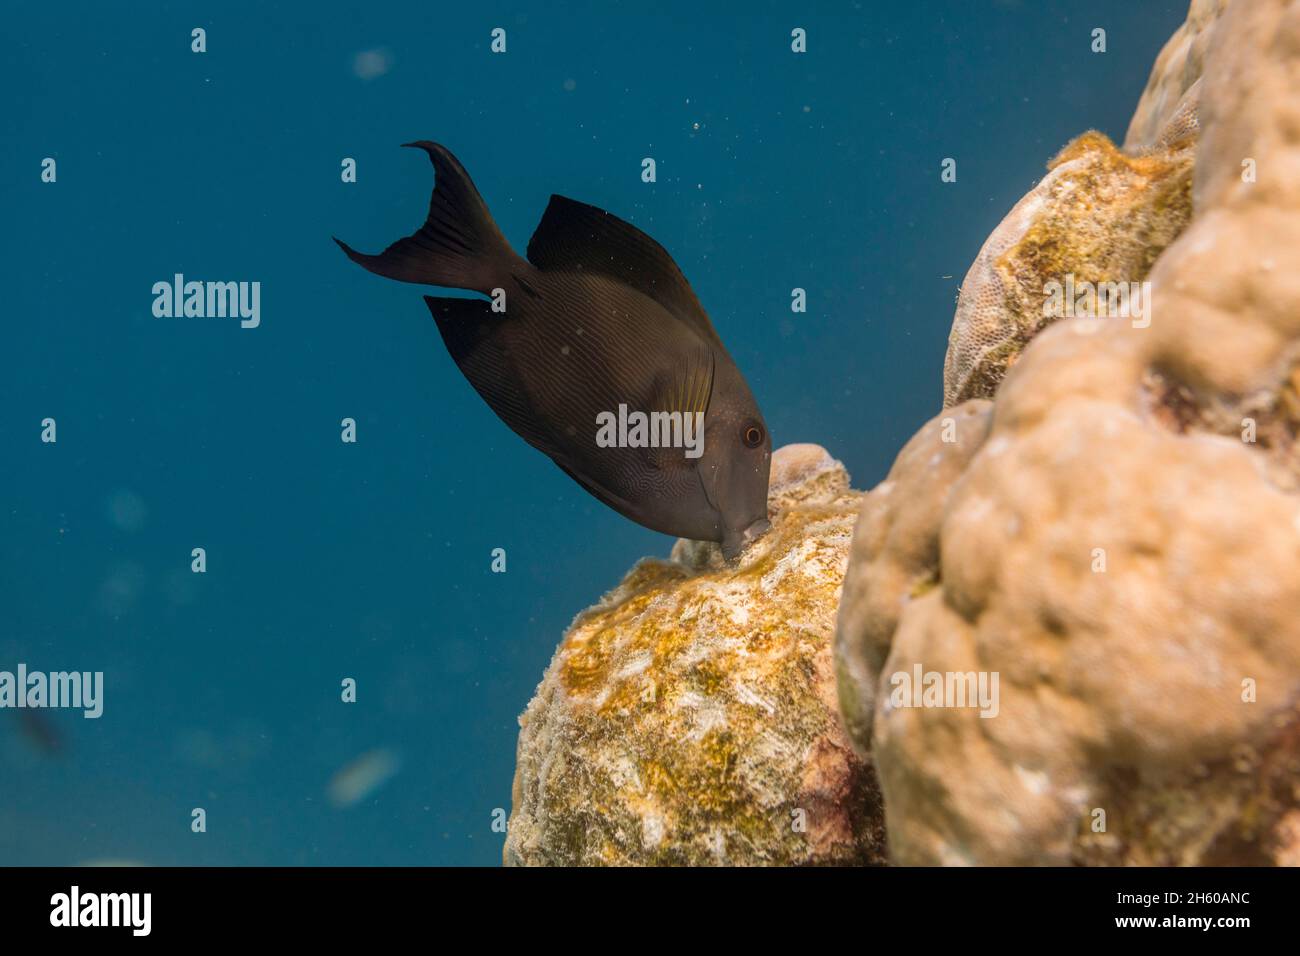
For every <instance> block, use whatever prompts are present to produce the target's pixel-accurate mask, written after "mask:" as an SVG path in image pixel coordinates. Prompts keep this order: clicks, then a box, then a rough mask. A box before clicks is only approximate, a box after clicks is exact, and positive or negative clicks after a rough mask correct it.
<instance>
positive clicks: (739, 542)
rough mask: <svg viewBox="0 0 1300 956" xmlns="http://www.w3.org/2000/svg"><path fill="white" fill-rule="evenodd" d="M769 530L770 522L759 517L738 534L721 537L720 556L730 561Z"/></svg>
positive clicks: (770, 528) (770, 527)
mask: <svg viewBox="0 0 1300 956" xmlns="http://www.w3.org/2000/svg"><path fill="white" fill-rule="evenodd" d="M770 530H772V522H770V521H768V520H767V519H766V518H759V519H758V520H757V521H755V522H754V523H753V524H751V525H750V526H749V527H748V528H746V529H745V530H744V531H742V532H741V533H740V534H728V535H727V536H726V537H724V538H723V539H722V556H723V557H724V558H726V559H727V560H728V561H731V560H732V559H734V558H736V557H738V556H739V555H740V552H742V551H744V550H745V549H746V548H748V547H749V546H750V545H751V544H753V543H754V542H755V541H757V540H758V539H759V538H761V537H763V535H765V534H767V533H768V532H769V531H770Z"/></svg>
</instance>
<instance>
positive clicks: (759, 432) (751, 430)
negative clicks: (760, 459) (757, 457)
mask: <svg viewBox="0 0 1300 956" xmlns="http://www.w3.org/2000/svg"><path fill="white" fill-rule="evenodd" d="M744 439H745V444H746V445H747V446H748V447H750V448H757V447H758V446H759V445H761V444H763V426H762V425H750V426H749V427H748V428H746V429H745V434H744Z"/></svg>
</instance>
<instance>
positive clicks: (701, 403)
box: [335, 142, 771, 557]
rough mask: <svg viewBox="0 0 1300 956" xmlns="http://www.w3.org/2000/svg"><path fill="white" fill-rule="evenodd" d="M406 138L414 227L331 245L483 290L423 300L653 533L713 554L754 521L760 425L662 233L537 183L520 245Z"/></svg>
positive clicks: (521, 430)
mask: <svg viewBox="0 0 1300 956" xmlns="http://www.w3.org/2000/svg"><path fill="white" fill-rule="evenodd" d="M408 145H412V146H416V147H419V148H421V149H423V150H424V151H425V152H426V153H428V155H429V157H430V158H431V159H432V161H433V165H434V176H435V179H434V187H435V188H434V192H433V196H432V198H431V200H430V209H429V217H428V219H427V221H426V222H425V225H424V227H423V228H421V229H420V230H419V231H418V232H416V233H414V234H413V235H411V236H409V237H407V238H405V239H400V240H398V241H397V242H395V243H393V244H392V245H391V246H389V247H388V248H387V249H386V250H385V251H384V252H382V253H380V254H379V255H375V256H369V255H365V254H363V253H358V252H356V251H354V250H353V249H351V248H349V247H348V246H347V245H346V244H344V243H342V242H339V245H340V246H341V247H342V248H343V250H344V252H346V253H347V255H348V256H349V257H350V258H351V259H352V260H353V261H355V262H357V263H359V264H360V265H362V266H364V267H365V268H366V269H368V270H370V271H371V272H375V273H377V274H379V275H383V276H386V277H388V278H392V279H398V280H400V281H404V282H417V283H424V284H429V285H439V286H443V287H447V288H460V289H469V290H473V291H477V292H481V293H483V294H485V295H489V296H491V297H492V299H467V298H438V297H434V296H426V297H425V301H426V302H427V304H428V307H429V311H430V312H431V313H432V315H433V318H434V320H435V321H436V322H437V325H438V329H439V331H440V333H441V334H442V338H443V342H444V343H445V345H446V346H447V350H448V352H449V353H450V354H451V357H452V358H453V360H454V361H455V362H456V364H457V366H458V367H459V368H460V370H461V372H462V373H463V374H464V375H465V377H466V379H468V381H469V382H470V384H471V385H472V386H473V387H474V389H475V390H476V391H477V392H478V393H479V395H480V396H482V398H483V399H484V400H485V401H486V402H487V404H488V405H489V406H490V407H491V408H492V410H493V411H494V412H496V414H497V415H498V416H499V417H500V418H501V419H502V420H503V421H504V422H505V423H506V424H507V425H508V426H509V427H510V428H511V429H512V430H513V431H514V432H515V433H516V434H518V435H519V436H520V437H521V438H523V439H524V440H525V441H527V442H528V443H529V444H530V445H532V446H533V447H535V448H537V449H538V450H540V451H542V452H543V453H545V454H546V455H548V456H549V457H550V458H551V459H552V460H553V461H554V462H555V463H556V464H557V465H558V466H559V467H560V468H561V469H563V470H564V471H565V472H566V473H567V474H568V475H570V477H572V478H573V479H574V480H575V481H577V482H578V483H579V484H580V485H582V487H584V488H585V489H586V490H587V491H589V492H590V493H591V494H593V495H594V496H595V497H597V498H598V499H600V500H601V501H603V502H604V503H605V504H607V505H609V506H610V507H611V508H613V509H615V510H616V511H618V512H619V513H621V514H623V515H624V516H626V517H628V518H630V519H631V520H633V521H636V522H637V523H638V524H641V525H644V526H646V527H648V528H652V529H653V530H656V531H661V532H663V533H665V534H671V535H675V536H679V537H686V538H693V539H696V540H710V541H717V542H720V543H721V544H722V546H723V551H724V553H725V554H726V555H727V556H728V557H734V556H735V555H736V554H737V553H738V552H739V551H740V549H741V548H742V547H743V546H744V545H745V544H746V543H748V542H749V541H750V540H753V539H754V538H755V537H757V536H758V535H760V534H762V533H763V532H764V531H765V530H766V529H767V527H768V524H767V485H768V474H769V470H770V461H771V440H770V438H769V436H768V433H767V427H766V425H765V423H764V421H763V417H762V414H761V413H760V412H759V409H758V405H757V403H756V402H755V401H754V398H753V395H752V394H751V392H750V390H749V386H748V384H747V383H746V381H745V379H744V376H743V375H742V374H741V373H740V371H739V369H738V368H737V367H736V365H735V362H734V361H732V359H731V356H730V355H729V354H728V353H727V350H726V348H725V346H724V345H723V344H722V341H721V339H720V338H719V337H718V334H717V332H716V331H715V330H714V328H713V324H712V322H711V321H710V320H709V317H708V315H707V314H706V313H705V311H704V309H703V307H702V306H701V305H700V303H699V300H698V299H697V298H696V296H695V293H694V292H693V291H692V290H691V287H690V285H689V283H687V281H686V279H685V277H684V276H683V275H682V273H681V271H680V270H679V269H678V268H677V266H676V264H675V263H674V262H673V260H672V258H671V257H670V256H669V255H668V253H667V252H666V251H665V250H664V249H663V247H661V246H660V245H659V244H658V243H656V242H655V241H654V240H653V239H651V238H650V237H649V236H647V235H645V234H644V233H643V232H641V231H640V230H638V229H636V228H635V227H634V226H632V225H630V224H628V223H626V222H624V221H623V220H621V219H618V218H617V217H615V216H612V215H610V214H609V213H606V212H605V211H603V210H601V209H598V208H596V207H594V206H589V205H587V204H585V203H580V202H577V201H575V200H571V199H566V198H564V197H562V196H552V197H551V201H550V204H549V205H548V207H547V209H546V213H545V215H544V216H543V217H542V221H541V223H540V225H539V226H538V228H537V231H536V232H535V233H534V235H533V237H532V239H531V241H530V242H529V244H528V249H527V257H526V258H524V257H521V256H519V255H518V254H517V253H515V252H514V250H513V249H512V248H511V247H510V245H509V244H508V243H507V242H506V240H505V238H504V237H503V236H502V235H501V233H500V231H499V230H498V229H497V227H496V224H495V223H494V222H493V221H492V218H491V215H490V214H489V212H488V210H487V206H486V204H485V203H484V202H483V200H482V197H481V196H480V195H479V193H478V190H477V189H476V188H475V187H474V184H473V183H472V181H471V180H470V178H469V175H468V173H466V172H465V170H464V168H463V167H462V166H461V165H460V163H459V162H458V161H457V160H456V158H455V157H454V156H452V154H451V153H450V152H448V151H447V150H446V149H445V148H444V147H442V146H439V145H437V144H435V143H430V142H420V143H413V144H408ZM335 241H338V240H335ZM494 300H495V301H496V302H498V303H501V302H504V310H503V311H496V310H494V305H493V302H494ZM498 307H499V306H498ZM629 421H631V422H632V425H631V427H628V424H627V423H628V422H629ZM615 423H617V424H615ZM638 425H639V426H640V427H638Z"/></svg>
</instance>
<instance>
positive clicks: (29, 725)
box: [18, 708, 63, 757]
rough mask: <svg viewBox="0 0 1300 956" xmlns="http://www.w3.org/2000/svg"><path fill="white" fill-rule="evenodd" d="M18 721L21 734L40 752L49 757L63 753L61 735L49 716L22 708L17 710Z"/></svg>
mask: <svg viewBox="0 0 1300 956" xmlns="http://www.w3.org/2000/svg"><path fill="white" fill-rule="evenodd" d="M18 721H19V726H20V727H21V728H22V732H23V736H25V737H26V738H27V739H28V740H29V741H31V744H32V746H33V747H35V748H36V749H37V750H39V751H40V752H41V753H43V754H45V755H46V756H51V757H56V756H58V755H60V754H62V753H63V736H62V734H60V733H59V731H58V728H56V727H55V726H54V723H53V722H52V721H51V720H50V718H48V717H46V716H45V715H44V714H42V713H41V712H40V711H37V710H32V709H31V708H24V709H22V710H20V711H18Z"/></svg>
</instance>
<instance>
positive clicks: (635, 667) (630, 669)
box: [614, 651, 655, 680]
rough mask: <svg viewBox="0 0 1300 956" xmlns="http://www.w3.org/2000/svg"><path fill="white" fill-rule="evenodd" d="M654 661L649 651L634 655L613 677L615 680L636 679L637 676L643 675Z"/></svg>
mask: <svg viewBox="0 0 1300 956" xmlns="http://www.w3.org/2000/svg"><path fill="white" fill-rule="evenodd" d="M654 659H655V658H654V654H652V653H650V651H642V652H641V653H639V654H634V655H632V658H631V660H629V661H628V662H627V663H626V664H624V665H623V666H622V667H621V668H620V669H619V671H618V673H617V674H615V675H614V676H615V678H616V679H617V680H628V679H629V678H632V677H636V676H637V675H638V674H642V673H644V672H645V671H646V670H647V669H648V668H649V667H650V665H651V664H653V663H654Z"/></svg>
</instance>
